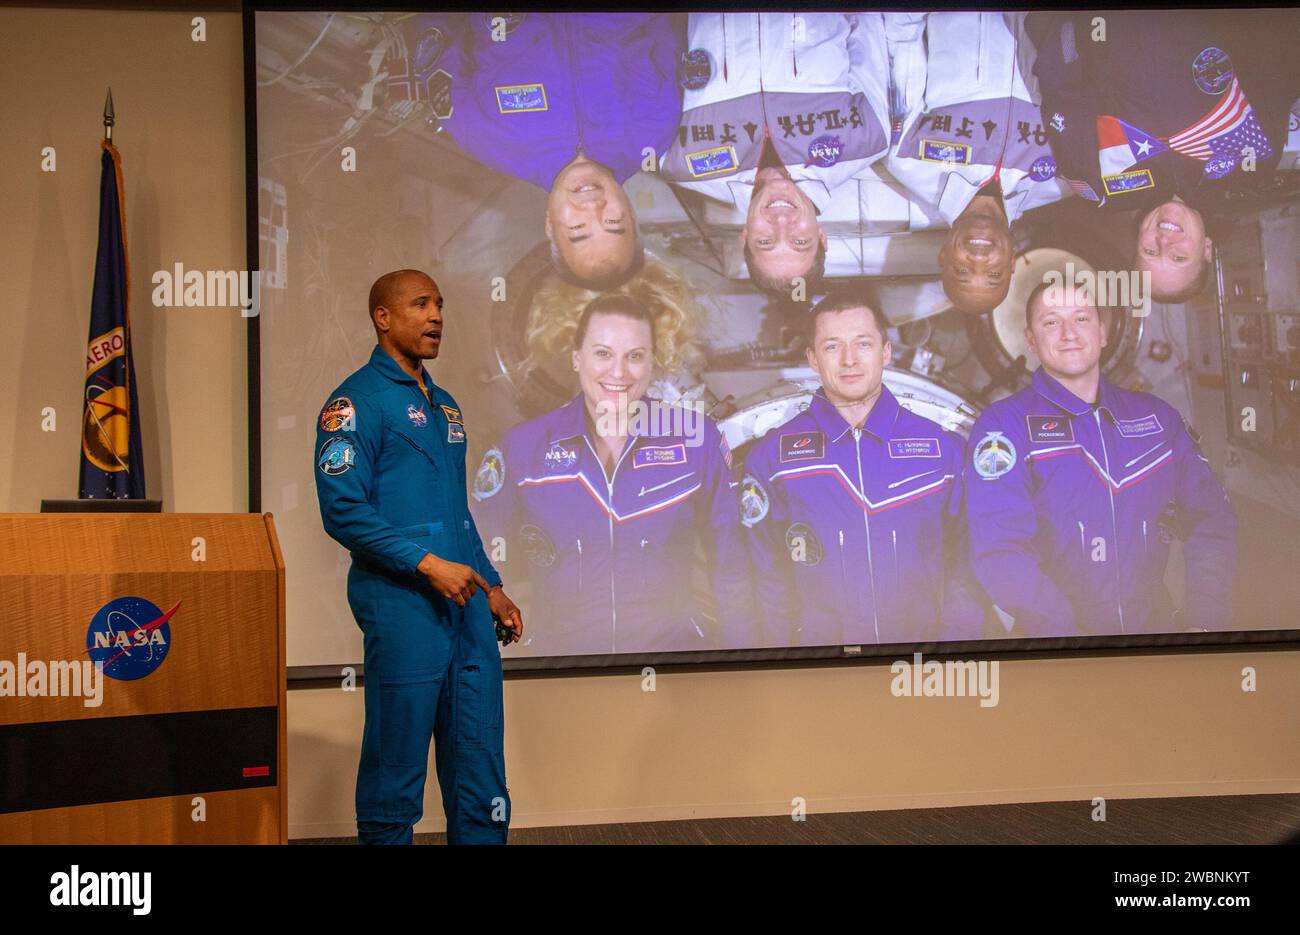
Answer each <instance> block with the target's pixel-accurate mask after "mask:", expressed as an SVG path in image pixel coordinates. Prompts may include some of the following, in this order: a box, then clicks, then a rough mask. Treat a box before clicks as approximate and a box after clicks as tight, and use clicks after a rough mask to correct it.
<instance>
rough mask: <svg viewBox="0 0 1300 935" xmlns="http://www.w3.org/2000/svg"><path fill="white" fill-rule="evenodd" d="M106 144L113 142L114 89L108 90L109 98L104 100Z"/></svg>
mask: <svg viewBox="0 0 1300 935" xmlns="http://www.w3.org/2000/svg"><path fill="white" fill-rule="evenodd" d="M104 142H105V143H111V142H113V88H112V87H111V86H110V87H109V89H108V97H107V98H105V99H104Z"/></svg>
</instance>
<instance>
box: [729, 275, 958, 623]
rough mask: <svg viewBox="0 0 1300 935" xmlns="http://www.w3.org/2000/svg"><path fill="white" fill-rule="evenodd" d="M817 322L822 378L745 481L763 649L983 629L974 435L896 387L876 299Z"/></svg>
mask: <svg viewBox="0 0 1300 935" xmlns="http://www.w3.org/2000/svg"><path fill="white" fill-rule="evenodd" d="M806 327H807V338H808V350H807V356H808V363H809V365H810V366H811V367H813V369H815V370H816V371H817V374H818V376H820V377H821V381H822V385H821V387H820V388H819V389H818V390H817V392H816V394H814V396H813V399H812V403H811V405H810V406H809V407H808V409H807V410H806V411H805V412H802V413H800V414H799V415H797V416H795V417H794V418H793V419H791V420H790V421H789V422H787V423H785V424H784V425H782V426H779V427H778V428H776V429H774V430H772V431H770V432H768V433H767V434H766V435H764V436H763V437H762V438H761V439H760V440H759V441H758V442H757V443H756V444H755V445H754V448H753V449H752V450H751V451H750V453H749V456H748V458H747V459H746V461H745V476H744V480H743V481H742V485H741V512H742V515H743V517H744V523H745V525H746V526H747V527H748V528H749V543H750V555H751V560H752V561H753V564H754V582H755V588H756V592H755V603H756V605H757V608H758V612H759V615H760V617H761V623H762V626H763V629H764V631H765V637H764V644H765V645H778V646H783V645H813V646H834V645H847V644H855V643H877V644H880V643H915V642H925V641H929V640H936V639H945V640H955V639H979V638H981V637H982V636H983V610H982V608H981V606H980V605H979V603H978V602H977V601H976V600H975V599H974V597H973V593H972V589H971V588H970V587H968V586H967V585H968V584H969V576H968V575H966V576H964V575H963V569H964V566H965V562H964V561H963V559H962V552H963V551H964V548H965V541H964V536H963V535H962V534H961V530H960V525H959V524H960V505H961V486H960V484H961V463H962V450H963V444H964V443H963V441H962V438H961V437H960V436H959V435H957V434H955V433H953V432H949V431H945V430H944V429H943V428H942V427H941V426H939V425H938V424H937V423H935V422H931V421H930V420H929V419H926V418H923V417H921V416H918V415H916V414H914V413H912V412H909V411H908V410H907V409H905V408H903V407H902V406H901V405H900V404H899V402H898V400H897V399H896V398H895V397H894V394H893V393H891V392H890V391H889V388H888V387H886V386H885V385H884V381H883V375H884V369H885V367H886V366H888V365H889V362H890V357H891V353H892V350H891V345H890V343H889V340H888V333H887V330H886V329H887V325H886V323H885V320H884V317H883V316H882V315H881V314H880V313H879V312H878V311H877V310H875V309H874V308H873V307H871V306H870V305H869V304H868V303H867V301H866V300H865V298H863V297H861V296H856V295H853V294H851V293H841V294H832V295H830V296H827V297H826V298H825V299H823V300H822V301H821V302H819V303H818V304H817V305H816V306H814V307H813V309H812V310H811V311H810V312H809V313H808V318H807V326H806ZM963 578H964V579H965V583H963Z"/></svg>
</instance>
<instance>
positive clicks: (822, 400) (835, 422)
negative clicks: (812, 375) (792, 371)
mask: <svg viewBox="0 0 1300 935" xmlns="http://www.w3.org/2000/svg"><path fill="white" fill-rule="evenodd" d="M899 408H900V407H899V405H898V400H897V399H896V398H895V397H894V394H893V393H891V392H890V391H889V387H887V386H885V385H884V384H883V383H882V384H881V385H880V395H879V396H877V397H876V403H875V405H874V406H872V407H871V412H869V413H867V421H866V422H864V423H863V424H862V428H863V429H864V430H865V431H867V432H869V433H871V434H872V435H874V436H875V437H876V438H878V439H880V440H881V441H884V440H886V439H889V438H892V437H893V434H894V424H895V423H896V422H897V421H898V410H899ZM808 411H809V412H810V413H811V414H812V417H813V421H815V422H816V423H817V427H818V428H820V429H821V430H822V431H823V432H825V433H826V437H827V438H829V439H830V440H831V441H833V442H834V441H839V440H840V439H841V438H843V437H844V433H845V432H847V431H849V430H850V429H852V428H853V426H851V425H849V423H848V420H847V419H845V418H844V416H842V415H841V414H840V411H839V410H838V409H836V408H835V404H834V403H832V402H831V401H830V400H829V399H827V398H826V390H825V388H823V387H820V386H819V387H817V392H815V393H813V398H812V402H811V403H810V404H809V406H808Z"/></svg>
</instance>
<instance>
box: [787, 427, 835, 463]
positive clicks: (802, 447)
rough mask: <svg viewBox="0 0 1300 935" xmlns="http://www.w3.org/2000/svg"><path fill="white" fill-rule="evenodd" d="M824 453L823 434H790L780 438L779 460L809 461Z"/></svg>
mask: <svg viewBox="0 0 1300 935" xmlns="http://www.w3.org/2000/svg"><path fill="white" fill-rule="evenodd" d="M825 453H826V434H825V433H824V432H790V433H788V434H785V435H782V436H781V460H782V461H783V462H784V461H809V460H812V459H814V458H820V457H823V456H824V455H825Z"/></svg>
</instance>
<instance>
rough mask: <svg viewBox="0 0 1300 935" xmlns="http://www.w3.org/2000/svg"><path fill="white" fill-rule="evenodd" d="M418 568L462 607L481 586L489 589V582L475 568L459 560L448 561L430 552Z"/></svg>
mask: <svg viewBox="0 0 1300 935" xmlns="http://www.w3.org/2000/svg"><path fill="white" fill-rule="evenodd" d="M416 570H417V571H419V572H420V574H422V575H424V577H425V578H427V579H428V580H429V584H431V585H433V589H434V590H435V591H437V592H438V593H439V594H441V595H442V596H443V597H445V598H447V599H448V600H453V601H455V602H456V603H457V604H459V605H460V606H461V607H464V606H465V603H466V601H468V600H469V599H470V598H471V597H473V596H474V592H475V591H477V590H478V589H479V588H482V589H483V590H484V591H486V590H487V587H488V583H487V582H486V581H484V580H483V576H482V575H480V574H479V573H478V572H477V571H475V570H474V569H473V568H470V567H469V566H468V565H462V564H460V563H459V562H448V561H445V560H443V559H441V558H438V556H436V555H434V554H433V553H432V552H430V553H429V554H428V555H426V556H425V557H424V558H422V559H420V564H419V565H418V566H416Z"/></svg>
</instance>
